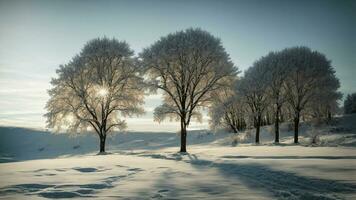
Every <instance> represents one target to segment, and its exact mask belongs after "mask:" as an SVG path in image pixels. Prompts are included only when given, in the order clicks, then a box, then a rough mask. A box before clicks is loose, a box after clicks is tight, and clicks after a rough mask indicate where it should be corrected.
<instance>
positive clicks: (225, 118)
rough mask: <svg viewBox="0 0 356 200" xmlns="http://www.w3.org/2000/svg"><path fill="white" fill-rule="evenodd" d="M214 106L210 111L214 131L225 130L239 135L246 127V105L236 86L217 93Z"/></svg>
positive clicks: (233, 85)
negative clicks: (217, 129)
mask: <svg viewBox="0 0 356 200" xmlns="http://www.w3.org/2000/svg"><path fill="white" fill-rule="evenodd" d="M213 99H214V101H213V105H212V106H211V108H210V110H209V115H210V118H211V120H210V125H211V128H212V129H216V128H219V127H221V128H225V129H229V130H231V131H233V132H234V133H237V132H238V131H241V130H243V129H244V128H245V127H246V120H245V117H246V113H247V111H246V108H245V106H246V104H245V103H244V100H243V97H242V96H241V95H239V94H238V93H237V91H236V88H235V84H232V85H231V88H226V89H222V90H220V91H217V92H216V94H215V95H214V98H213Z"/></svg>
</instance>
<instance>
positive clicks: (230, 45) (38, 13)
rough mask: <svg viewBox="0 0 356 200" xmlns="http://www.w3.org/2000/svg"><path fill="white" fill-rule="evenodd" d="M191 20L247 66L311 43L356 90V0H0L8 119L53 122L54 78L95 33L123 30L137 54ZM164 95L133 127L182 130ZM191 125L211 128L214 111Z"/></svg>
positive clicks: (4, 119)
mask: <svg viewBox="0 0 356 200" xmlns="http://www.w3.org/2000/svg"><path fill="white" fill-rule="evenodd" d="M190 27H199V28H202V29H204V30H206V31H209V32H210V33H211V34H213V35H214V36H217V37H219V38H220V39H221V41H222V43H223V46H224V47H225V49H226V51H227V52H228V53H229V54H230V57H231V59H232V61H233V62H234V64H235V65H236V66H237V67H238V68H239V69H240V70H241V71H244V70H246V69H247V68H248V67H250V66H251V65H252V63H253V62H254V61H255V60H257V59H258V58H260V57H261V56H264V55H266V54H267V53H268V52H269V51H277V50H281V49H283V48H286V47H292V46H301V45H303V46H308V47H310V48H311V49H313V50H317V51H319V52H321V53H324V54H325V55H326V57H327V58H328V59H330V60H331V61H332V65H333V66H334V68H335V70H336V75H337V77H338V78H339V79H340V82H341V87H340V91H341V92H343V93H344V94H348V93H352V92H356V1H347V0H341V1H340V0H334V1H329V0H320V1H316V0H310V1H303V0H301V1H300V0H298V1H288V0H271V1H267V0H266V1H265V0H251V1H250V0H249V1H247V0H242V1H238V0H235V1H232V0H231V1H228V0H225V1H224V0H219V1H218V0H216V1H209V0H196V1H188V0H181V1H170V0H161V1H158V0H155V1H153V0H146V1H144V0H142V1H135V0H130V1H94V0H93V1H90V0H89V1H80V0H73V1H65V0H62V1H59V0H53V1H31V0H26V1H16V0H8V1H3V0H0V126H18V127H31V128H40V129H43V128H45V121H46V120H45V118H44V117H43V114H45V113H46V110H45V108H44V107H45V104H46V102H47V100H48V98H49V96H48V94H47V90H48V89H49V88H50V83H49V82H50V80H51V78H52V77H56V73H55V71H56V69H57V68H58V66H59V65H60V64H65V63H67V62H69V61H70V59H71V58H72V57H73V56H74V55H76V54H77V53H79V52H80V50H81V48H82V47H83V46H84V44H85V43H86V42H87V41H89V40H91V39H93V38H97V37H104V36H106V37H110V38H112V37H115V38H117V39H118V40H125V41H126V42H128V43H129V44H130V46H131V48H132V49H133V50H134V51H135V53H136V54H137V53H139V52H140V51H141V50H142V49H143V48H145V47H148V46H149V45H150V44H152V43H154V42H155V41H157V40H158V39H159V38H160V37H162V36H165V35H167V34H168V33H172V32H175V31H179V30H183V29H186V28H190ZM160 103H161V96H160V95H159V94H157V95H151V96H147V98H146V104H145V109H146V114H145V115H144V116H142V117H139V118H131V119H127V122H128V130H132V131H172V132H176V131H177V130H178V122H169V121H168V122H164V123H161V124H158V123H156V122H153V117H152V113H153V109H154V108H155V107H156V106H157V105H160ZM190 128H191V129H199V128H208V117H207V116H205V117H204V120H203V123H202V124H200V123H193V124H192V125H191V126H190Z"/></svg>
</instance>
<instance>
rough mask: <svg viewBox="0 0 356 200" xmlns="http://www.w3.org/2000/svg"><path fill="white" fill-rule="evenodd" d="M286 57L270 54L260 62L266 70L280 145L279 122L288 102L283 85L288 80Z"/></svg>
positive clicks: (277, 53) (276, 133)
mask: <svg viewBox="0 0 356 200" xmlns="http://www.w3.org/2000/svg"><path fill="white" fill-rule="evenodd" d="M285 60H286V57H285V56H284V55H283V54H281V53H279V52H270V53H269V54H268V55H267V56H265V57H262V58H261V59H260V60H259V61H258V62H259V63H260V64H261V66H262V67H265V68H266V73H265V75H264V76H265V78H266V79H267V80H266V82H267V83H266V84H268V87H269V90H268V91H269V97H270V98H271V101H272V103H273V104H274V114H275V115H274V130H275V142H276V143H279V122H280V114H281V109H282V106H283V104H284V102H285V100H286V98H285V97H286V95H285V90H284V88H283V84H284V82H285V79H286V78H287V73H288V68H287V67H286V65H285Z"/></svg>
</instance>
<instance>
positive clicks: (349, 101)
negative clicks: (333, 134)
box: [344, 93, 356, 114]
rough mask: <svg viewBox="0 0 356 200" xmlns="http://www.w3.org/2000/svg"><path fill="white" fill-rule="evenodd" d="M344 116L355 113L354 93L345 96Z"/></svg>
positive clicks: (355, 99) (355, 95)
mask: <svg viewBox="0 0 356 200" xmlns="http://www.w3.org/2000/svg"><path fill="white" fill-rule="evenodd" d="M344 112H345V114H351V113H356V93H352V94H349V95H347V97H346V99H345V101H344Z"/></svg>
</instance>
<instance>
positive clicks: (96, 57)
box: [45, 38, 144, 152]
mask: <svg viewBox="0 0 356 200" xmlns="http://www.w3.org/2000/svg"><path fill="white" fill-rule="evenodd" d="M140 72H141V69H140V67H139V65H137V60H136V59H135V58H134V57H133V51H132V50H131V49H130V48H129V45H128V44H127V43H126V42H119V41H117V40H116V39H108V38H98V39H94V40H91V41H89V42H88V43H87V44H86V45H85V46H84V48H83V49H82V50H81V52H80V54H79V55H77V56H75V57H74V58H73V59H72V60H71V61H70V62H69V63H68V64H65V65H61V66H60V67H59V69H58V70H57V76H58V77H57V78H54V79H52V81H51V84H52V87H53V88H52V89H51V90H50V91H49V95H50V99H49V101H48V103H47V106H46V108H47V110H48V113H47V114H46V115H45V116H46V117H47V126H48V127H49V128H52V129H53V130H54V131H60V130H63V129H64V130H66V132H68V133H82V132H87V131H88V130H90V129H91V130H93V131H90V132H93V133H96V134H97V135H98V137H99V139H100V152H105V141H106V137H107V135H108V133H110V132H112V131H113V130H114V129H124V128H125V127H126V123H125V121H124V120H123V119H122V117H125V116H131V115H133V114H141V113H143V108H142V107H141V105H142V104H143V103H144V101H143V98H144V96H143V94H144V93H143V89H144V88H143V87H142V86H143V84H142V82H143V79H142V78H141V76H139V73H140Z"/></svg>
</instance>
